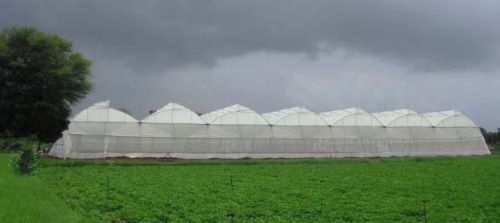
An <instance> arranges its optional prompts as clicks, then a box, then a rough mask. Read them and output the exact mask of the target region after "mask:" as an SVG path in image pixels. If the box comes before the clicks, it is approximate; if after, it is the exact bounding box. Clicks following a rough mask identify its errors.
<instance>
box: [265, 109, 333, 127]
mask: <svg viewBox="0 0 500 223" xmlns="http://www.w3.org/2000/svg"><path fill="white" fill-rule="evenodd" d="M262 117H264V118H265V119H266V120H267V121H268V122H269V123H270V124H271V125H275V126H327V124H326V122H325V121H324V120H323V119H322V118H321V117H320V116H319V115H317V114H316V113H314V112H312V111H309V110H308V109H307V108H303V107H293V108H287V109H283V110H279V111H275V112H269V113H264V114H262Z"/></svg>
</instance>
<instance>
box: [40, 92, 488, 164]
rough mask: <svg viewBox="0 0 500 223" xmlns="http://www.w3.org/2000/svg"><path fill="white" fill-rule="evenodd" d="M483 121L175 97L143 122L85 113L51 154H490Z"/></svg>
mask: <svg viewBox="0 0 500 223" xmlns="http://www.w3.org/2000/svg"><path fill="white" fill-rule="evenodd" d="M489 153H490V152H489V150H488V147H487V146H486V144H485V141H484V138H483V137H482V135H481V132H480V130H479V128H478V127H477V126H476V125H475V124H474V123H473V122H472V121H471V120H470V119H469V118H468V117H467V116H465V115H463V114H462V113H460V112H456V111H445V112H437V113H426V114H423V115H422V114H419V113H417V112H415V111H412V110H408V109H403V110H395V111H389V112H381V113H374V114H370V113H367V112H365V111H363V110H362V109H357V108H350V109H344V110H337V111H332V112H325V113H321V114H319V115H318V114H316V113H314V112H312V111H309V110H307V109H306V108H301V107H295V108H291V109H284V110H280V111H277V112H271V113H266V114H263V115H262V116H261V115H259V114H258V113H255V112H254V111H252V110H251V109H249V108H246V107H244V106H241V105H234V106H230V107H227V108H223V109H221V110H217V111H214V112H211V113H208V114H206V115H203V116H202V117H201V118H200V117H199V116H198V115H196V114H195V113H194V112H192V111H191V110H189V109H188V108H185V107H183V106H181V105H178V104H174V103H170V104H168V105H166V106H165V107H163V108H161V109H159V110H158V111H156V112H155V113H153V114H151V115H149V116H148V117H146V118H144V119H143V121H142V122H138V121H137V120H136V119H134V118H133V117H131V116H130V115H128V114H126V113H124V112H121V111H119V110H116V109H113V108H111V107H109V102H101V103H96V104H94V105H92V106H91V107H89V108H87V109H85V110H84V111H82V112H80V113H79V114H77V115H76V116H75V117H74V118H73V119H72V120H71V122H70V125H69V126H68V130H67V131H65V132H63V137H62V138H61V139H59V140H58V141H57V142H56V143H55V144H54V147H53V148H52V149H51V151H50V154H51V155H53V156H58V157H64V158H65V157H70V158H102V157H117V156H127V157H177V158H187V159H206V158H244V157H250V158H297V157H385V156H435V155H482V154H489Z"/></svg>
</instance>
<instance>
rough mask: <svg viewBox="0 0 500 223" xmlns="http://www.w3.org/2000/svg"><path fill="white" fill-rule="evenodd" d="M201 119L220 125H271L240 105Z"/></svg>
mask: <svg viewBox="0 0 500 223" xmlns="http://www.w3.org/2000/svg"><path fill="white" fill-rule="evenodd" d="M201 118H202V119H203V120H205V121H206V122H207V123H209V124H218V125H269V123H268V122H267V121H266V120H265V119H264V118H262V116H260V114H258V113H256V112H255V111H253V110H251V109H249V108H247V107H245V106H241V105H238V104H236V105H232V106H229V107H225V108H222V109H219V110H217V111H213V112H210V113H208V114H204V115H202V116H201Z"/></svg>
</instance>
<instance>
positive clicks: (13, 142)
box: [0, 138, 22, 152]
mask: <svg viewBox="0 0 500 223" xmlns="http://www.w3.org/2000/svg"><path fill="white" fill-rule="evenodd" d="M21 147H22V144H21V142H20V141H19V140H17V139H12V138H8V139H0V151H6V152H15V151H20V150H21Z"/></svg>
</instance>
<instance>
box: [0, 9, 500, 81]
mask: <svg viewBox="0 0 500 223" xmlns="http://www.w3.org/2000/svg"><path fill="white" fill-rule="evenodd" d="M2 1H4V3H3V4H2V5H3V7H2V9H0V10H1V11H0V12H1V21H0V25H2V26H6V25H12V24H28V25H34V26H37V27H40V28H44V29H47V30H50V31H53V32H57V33H61V34H63V35H65V36H67V37H69V38H71V39H73V40H75V42H76V43H77V46H79V47H80V48H81V49H84V50H85V51H89V53H91V54H96V55H99V56H101V55H103V56H104V58H113V59H114V60H124V61H125V62H126V63H127V64H129V65H130V66H131V67H132V68H134V69H137V70H139V71H141V72H149V71H153V72H157V71H158V70H161V69H165V68H169V67H176V66H179V65H185V64H192V63H196V64H205V65H212V64H214V63H216V62H217V61H218V59H221V58H228V57H232V56H238V55H244V54H247V53H251V52H256V51H266V52H278V53H306V54H308V55H311V56H314V55H315V54H316V53H317V52H320V51H324V50H335V49H337V48H344V49H349V50H351V51H353V52H358V53H367V54H373V55H376V56H382V57H387V58H390V59H393V60H397V61H400V62H403V63H406V64H408V65H410V66H412V67H414V68H417V69H424V70H436V69H437V70H440V69H488V68H490V66H495V64H494V62H496V60H497V59H498V53H499V40H500V29H498V28H497V26H498V24H497V23H498V22H499V21H500V4H499V3H497V2H496V1H461V0H453V1H451V0H450V1H420V0H419V1H416V0H415V1H405V0H402V1H319V0H318V1H294V0H280V1H277V0H276V1H234V0H216V1H185V0H182V1H124V0H115V1H102V0H86V1H71V0H69V1H68V0H55V1H48V0H47V1H22V0H21V1H9V2H5V0H2Z"/></svg>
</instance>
